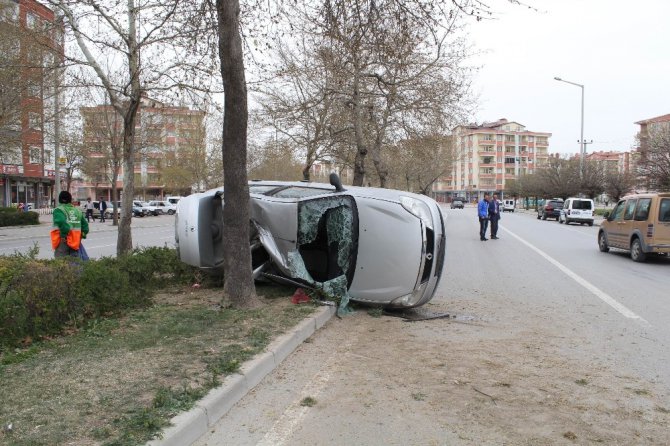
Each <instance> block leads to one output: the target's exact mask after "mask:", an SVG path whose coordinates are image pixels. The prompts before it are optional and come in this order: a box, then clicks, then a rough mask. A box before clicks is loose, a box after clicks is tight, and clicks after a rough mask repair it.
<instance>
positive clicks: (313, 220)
mask: <svg viewBox="0 0 670 446" xmlns="http://www.w3.org/2000/svg"><path fill="white" fill-rule="evenodd" d="M357 244H358V228H357V217H356V209H355V204H354V201H353V199H352V198H351V197H349V196H336V197H327V198H322V199H316V200H309V201H304V202H301V203H300V207H299V209H298V252H299V254H300V255H299V256H295V255H294V256H289V263H290V265H289V268H290V269H291V270H292V274H293V275H294V277H299V278H302V279H305V280H307V281H309V282H313V281H314V280H316V281H318V282H328V281H330V280H334V279H338V278H340V277H344V279H339V280H344V284H345V289H346V283H347V281H348V280H350V278H351V277H352V276H353V272H354V265H355V262H356V252H357Z"/></svg>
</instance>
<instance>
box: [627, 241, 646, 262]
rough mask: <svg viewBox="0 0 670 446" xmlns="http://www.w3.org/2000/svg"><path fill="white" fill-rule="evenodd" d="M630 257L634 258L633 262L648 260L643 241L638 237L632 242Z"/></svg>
mask: <svg viewBox="0 0 670 446" xmlns="http://www.w3.org/2000/svg"><path fill="white" fill-rule="evenodd" d="M630 258H631V259H633V262H644V261H645V260H647V254H646V253H645V252H644V251H642V242H640V239H639V238H637V237H635V238H634V239H633V241H632V242H631V243H630Z"/></svg>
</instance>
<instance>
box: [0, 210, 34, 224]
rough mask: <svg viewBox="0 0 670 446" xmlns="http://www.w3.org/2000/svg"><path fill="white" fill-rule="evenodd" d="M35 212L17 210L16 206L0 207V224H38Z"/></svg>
mask: <svg viewBox="0 0 670 446" xmlns="http://www.w3.org/2000/svg"><path fill="white" fill-rule="evenodd" d="M39 224H40V216H39V214H38V213H37V212H30V211H29V212H19V211H18V210H17V209H16V208H0V226H21V225H39Z"/></svg>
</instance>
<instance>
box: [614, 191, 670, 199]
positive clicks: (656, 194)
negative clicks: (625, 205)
mask: <svg viewBox="0 0 670 446" xmlns="http://www.w3.org/2000/svg"><path fill="white" fill-rule="evenodd" d="M652 197H662V198H668V197H670V192H650V193H645V194H629V195H626V196H625V197H622V198H621V200H628V199H630V198H652Z"/></svg>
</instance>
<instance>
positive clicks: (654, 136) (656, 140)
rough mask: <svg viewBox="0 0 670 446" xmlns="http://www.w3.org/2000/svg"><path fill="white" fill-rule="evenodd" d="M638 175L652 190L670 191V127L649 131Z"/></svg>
mask: <svg viewBox="0 0 670 446" xmlns="http://www.w3.org/2000/svg"><path fill="white" fill-rule="evenodd" d="M640 155H641V157H640V160H639V161H638V164H637V168H638V174H639V175H640V176H641V177H642V178H644V179H645V183H646V185H647V187H648V188H649V189H652V190H662V191H667V190H670V125H668V124H667V123H665V125H662V124H661V125H659V126H658V127H656V128H653V129H651V130H650V131H649V135H648V137H647V141H646V144H645V148H644V150H641V151H640Z"/></svg>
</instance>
